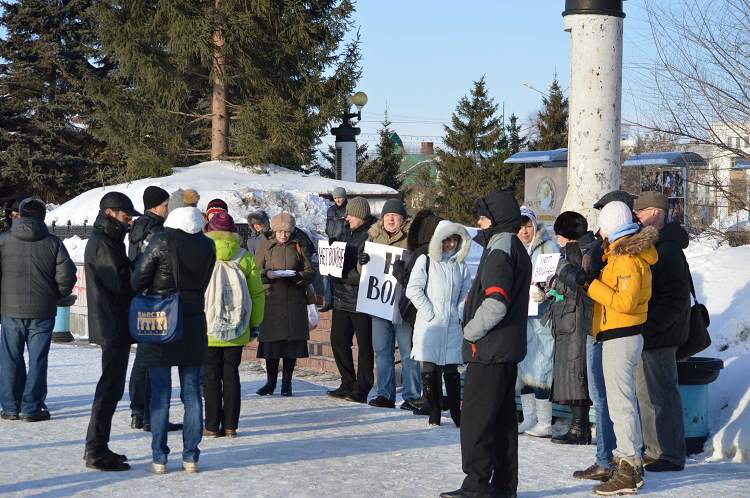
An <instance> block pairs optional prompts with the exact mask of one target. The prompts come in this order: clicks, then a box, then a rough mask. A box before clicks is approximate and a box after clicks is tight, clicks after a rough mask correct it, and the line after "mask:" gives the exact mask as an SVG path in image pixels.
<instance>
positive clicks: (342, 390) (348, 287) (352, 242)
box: [327, 197, 377, 403]
mask: <svg viewBox="0 0 750 498" xmlns="http://www.w3.org/2000/svg"><path fill="white" fill-rule="evenodd" d="M346 213H347V216H346V220H347V224H348V227H349V228H348V229H347V230H346V231H345V232H344V237H343V242H346V250H345V252H344V268H343V270H342V273H341V275H342V278H336V279H334V283H333V317H332V320H331V322H332V323H331V348H332V349H333V357H334V359H335V360H336V367H337V368H338V370H339V374H340V375H341V385H340V386H339V387H338V388H336V389H334V390H332V391H328V392H327V394H328V395H329V396H332V397H334V398H341V399H346V400H347V401H354V402H357V403H364V402H366V401H367V395H368V394H369V393H370V389H372V385H373V384H374V382H375V378H374V372H373V368H374V361H375V353H374V351H373V349H372V321H371V319H370V315H367V314H365V313H358V312H357V294H358V293H359V276H360V269H359V263H358V261H359V257H360V255H361V254H362V253H363V251H364V248H365V242H367V237H368V233H367V232H368V230H369V229H370V227H371V226H372V225H373V224H374V223H375V222H376V221H377V220H376V219H375V218H373V217H372V216H371V215H370V205H369V204H368V202H367V199H365V198H364V197H355V198H354V199H352V200H350V201H349V203H348V204H347V206H346ZM355 335H356V336H357V347H358V350H359V354H358V356H357V370H356V372H355V370H354V360H353V359H352V338H353V337H354V336H355Z"/></svg>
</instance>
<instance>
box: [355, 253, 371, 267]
mask: <svg viewBox="0 0 750 498" xmlns="http://www.w3.org/2000/svg"><path fill="white" fill-rule="evenodd" d="M357 261H358V262H359V264H360V265H362V266H364V265H366V264H367V263H368V262H369V261H370V255H369V254H367V253H366V252H363V253H360V255H359V256H357Z"/></svg>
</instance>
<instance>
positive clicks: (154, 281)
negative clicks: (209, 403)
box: [131, 207, 216, 474]
mask: <svg viewBox="0 0 750 498" xmlns="http://www.w3.org/2000/svg"><path fill="white" fill-rule="evenodd" d="M164 229H165V230H164V231H163V232H161V233H158V234H154V235H153V236H152V237H151V240H150V242H149V245H148V247H147V248H146V251H145V252H144V253H143V255H142V256H141V258H139V259H138V261H137V262H136V267H135V270H134V271H133V276H132V278H131V284H132V286H133V290H135V292H147V293H149V294H161V295H169V294H172V293H174V292H179V295H180V301H181V305H182V316H181V319H182V329H183V332H182V338H181V339H179V340H175V341H172V342H168V343H164V344H156V343H150V344H146V343H142V344H140V345H139V348H142V349H143V361H144V363H145V365H146V366H147V367H148V378H149V381H150V385H151V398H150V400H149V407H150V411H151V452H152V458H153V464H152V470H153V471H154V472H155V473H157V474H163V473H165V472H166V464H167V455H168V454H169V447H168V446H167V428H168V423H169V400H170V397H171V393H172V375H171V367H173V366H176V367H179V375H180V399H181V400H182V402H183V404H184V406H185V414H184V418H183V429H182V442H183V450H182V466H183V468H184V469H185V470H186V471H188V472H197V470H198V467H197V463H198V457H199V455H200V450H199V449H198V444H199V443H200V441H201V438H202V435H203V399H202V397H201V391H200V372H201V366H202V365H203V362H204V360H205V357H206V351H207V350H208V335H207V331H206V313H205V311H204V308H205V299H204V295H205V292H206V288H207V287H208V282H209V280H210V279H211V273H212V272H213V267H214V264H215V263H216V250H215V246H214V242H213V241H212V240H211V239H209V238H208V237H206V236H205V235H203V216H202V214H201V212H200V210H199V209H198V208H195V207H183V208H178V209H175V210H174V211H172V212H171V213H170V214H169V216H168V217H167V220H166V221H165V222H164ZM173 263H174V264H173ZM175 265H176V268H175Z"/></svg>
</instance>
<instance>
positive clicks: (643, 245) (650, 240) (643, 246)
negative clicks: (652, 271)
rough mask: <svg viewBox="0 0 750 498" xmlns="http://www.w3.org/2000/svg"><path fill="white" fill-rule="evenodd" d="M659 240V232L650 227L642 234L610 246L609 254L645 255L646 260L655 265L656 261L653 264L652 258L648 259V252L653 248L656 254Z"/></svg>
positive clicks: (644, 229)
mask: <svg viewBox="0 0 750 498" xmlns="http://www.w3.org/2000/svg"><path fill="white" fill-rule="evenodd" d="M658 240H659V231H658V230H657V229H656V228H654V227H650V226H649V227H643V228H642V229H641V231H640V232H638V233H636V234H633V235H631V236H630V237H623V238H621V239H618V240H616V241H615V242H614V243H612V244H610V246H609V248H608V250H607V252H609V253H611V254H616V255H623V254H628V255H637V254H642V253H643V257H644V259H645V260H646V261H647V262H648V263H649V264H654V263H655V262H656V259H654V261H653V262H651V261H649V259H650V258H648V253H649V252H650V251H648V249H649V248H651V249H652V250H653V251H654V253H656V249H655V248H654V245H655V244H656V242H657V241H658Z"/></svg>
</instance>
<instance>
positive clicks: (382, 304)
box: [357, 242, 406, 320]
mask: <svg viewBox="0 0 750 498" xmlns="http://www.w3.org/2000/svg"><path fill="white" fill-rule="evenodd" d="M365 252H366V253H367V254H368V255H369V256H370V261H368V263H367V264H366V265H364V266H362V274H361V276H360V278H359V293H358V294H357V311H358V312H360V313H367V314H368V315H372V316H377V317H380V318H383V319H385V320H394V318H395V313H398V306H395V304H396V302H397V300H398V299H399V297H400V295H401V286H400V285H399V283H398V282H397V281H396V277H394V276H393V263H395V262H396V261H398V260H399V259H402V258H403V257H404V253H405V252H406V249H401V248H399V247H393V246H387V245H384V244H375V243H374V242H365Z"/></svg>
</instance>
